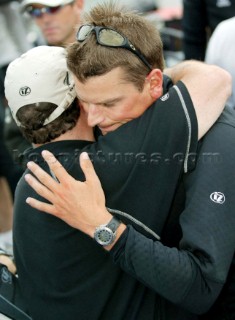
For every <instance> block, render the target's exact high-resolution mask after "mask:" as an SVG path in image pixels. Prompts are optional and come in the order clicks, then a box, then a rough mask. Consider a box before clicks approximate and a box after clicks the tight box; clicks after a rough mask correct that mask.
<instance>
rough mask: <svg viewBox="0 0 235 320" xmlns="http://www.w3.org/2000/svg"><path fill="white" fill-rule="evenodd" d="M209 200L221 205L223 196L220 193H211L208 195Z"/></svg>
mask: <svg viewBox="0 0 235 320" xmlns="http://www.w3.org/2000/svg"><path fill="white" fill-rule="evenodd" d="M210 199H211V200H212V201H213V202H215V203H218V204H223V203H224V202H225V195H224V194H223V193H222V192H217V191H216V192H213V193H212V194H211V195H210Z"/></svg>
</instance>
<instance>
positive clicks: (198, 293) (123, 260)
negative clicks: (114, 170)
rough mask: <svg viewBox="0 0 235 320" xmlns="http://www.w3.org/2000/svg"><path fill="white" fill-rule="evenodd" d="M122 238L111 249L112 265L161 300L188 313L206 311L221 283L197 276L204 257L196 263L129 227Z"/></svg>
mask: <svg viewBox="0 0 235 320" xmlns="http://www.w3.org/2000/svg"><path fill="white" fill-rule="evenodd" d="M124 236H125V239H124V241H122V238H121V239H120V241H119V242H118V243H117V244H116V246H115V247H114V249H113V250H111V255H112V258H113V260H114V263H115V264H117V265H118V266H120V267H121V268H122V269H123V270H124V271H125V272H127V273H128V274H130V275H131V276H133V277H134V278H136V279H138V280H139V281H140V282H142V283H143V284H145V285H146V286H147V287H149V288H151V289H152V290H154V291H155V292H156V293H158V294H159V295H161V296H162V297H164V298H166V299H167V300H169V301H171V302H172V303H174V304H177V305H179V306H181V307H183V308H186V309H188V310H189V311H190V312H192V313H196V314H201V313H204V312H205V311H207V310H208V309H209V308H210V306H211V305H212V303H213V302H214V301H215V299H216V298H217V296H218V294H219V292H220V290H221V289H222V285H223V283H218V282H217V281H212V280H211V279H207V278H206V275H205V274H202V273H201V269H200V264H203V263H207V260H206V257H204V259H203V257H201V259H202V261H200V259H198V258H196V257H194V256H193V255H192V254H191V253H190V252H188V251H185V250H182V251H181V250H178V249H176V248H169V247H166V246H164V245H163V244H162V243H161V242H158V241H153V240H151V239H148V238H147V237H145V236H143V235H142V234H140V233H139V232H137V231H136V230H134V229H133V228H132V227H129V228H128V232H125V234H124Z"/></svg>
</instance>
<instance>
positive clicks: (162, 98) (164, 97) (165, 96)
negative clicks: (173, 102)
mask: <svg viewBox="0 0 235 320" xmlns="http://www.w3.org/2000/svg"><path fill="white" fill-rule="evenodd" d="M169 96H170V95H169V93H166V94H164V96H162V97H161V98H160V99H161V100H162V101H166V100H168V99H169Z"/></svg>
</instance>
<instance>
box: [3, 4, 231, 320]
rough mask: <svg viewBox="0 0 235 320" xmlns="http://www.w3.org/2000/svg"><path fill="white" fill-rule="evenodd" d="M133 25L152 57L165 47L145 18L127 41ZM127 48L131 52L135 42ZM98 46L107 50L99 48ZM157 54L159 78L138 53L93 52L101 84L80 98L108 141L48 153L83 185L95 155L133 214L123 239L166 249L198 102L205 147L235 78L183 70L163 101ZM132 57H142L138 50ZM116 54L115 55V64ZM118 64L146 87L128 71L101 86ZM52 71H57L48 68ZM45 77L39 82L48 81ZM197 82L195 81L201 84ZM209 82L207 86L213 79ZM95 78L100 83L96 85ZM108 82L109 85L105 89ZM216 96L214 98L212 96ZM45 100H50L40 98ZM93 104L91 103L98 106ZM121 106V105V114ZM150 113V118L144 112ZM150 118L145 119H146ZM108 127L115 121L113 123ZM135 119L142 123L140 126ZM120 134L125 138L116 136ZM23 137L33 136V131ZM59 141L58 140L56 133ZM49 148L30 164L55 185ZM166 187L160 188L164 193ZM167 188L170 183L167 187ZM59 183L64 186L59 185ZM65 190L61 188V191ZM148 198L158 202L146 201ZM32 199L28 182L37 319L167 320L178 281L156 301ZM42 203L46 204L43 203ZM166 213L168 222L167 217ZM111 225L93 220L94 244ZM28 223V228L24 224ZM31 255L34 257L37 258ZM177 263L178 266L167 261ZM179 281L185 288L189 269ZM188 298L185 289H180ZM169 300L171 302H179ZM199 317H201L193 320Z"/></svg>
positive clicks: (26, 238) (56, 146) (119, 202)
mask: <svg viewBox="0 0 235 320" xmlns="http://www.w3.org/2000/svg"><path fill="white" fill-rule="evenodd" d="M101 9H102V7H101ZM104 9H105V8H104ZM106 9H107V11H106ZM106 9H105V12H101V14H98V16H99V17H100V18H101V17H102V19H104V17H106V16H107V14H108V13H109V14H110V12H112V10H113V9H112V7H110V8H109V7H107V8H106ZM99 10H100V9H99ZM110 10H111V11H110ZM101 11H102V10H101ZM94 12H96V9H94ZM94 12H93V13H94ZM111 15H112V14H111ZM115 15H118V16H119V15H122V13H120V11H119V10H118V11H116V13H115ZM130 18H131V19H132V22H133V25H135V24H136V27H137V26H138V29H140V30H141V29H142V27H144V28H147V30H148V32H149V35H148V43H147V44H146V47H147V48H148V47H149V45H150V44H151V43H154V41H153V39H156V37H158V34H157V33H156V30H155V28H154V27H152V26H151V24H149V23H148V22H145V20H143V18H141V17H139V16H136V15H132V14H129V13H127V14H125V13H123V19H124V20H123V21H121V23H119V22H120V21H119V19H117V20H116V19H114V20H116V22H117V24H118V25H119V28H120V31H119V32H121V31H122V30H121V28H122V26H123V27H125V26H127V24H128V26H129V25H130ZM108 20H109V18H108ZM122 22H124V24H123V23H122ZM100 23H101V22H100ZM100 23H99V24H100ZM103 23H104V21H103V22H102V24H103ZM99 24H97V25H99ZM113 27H114V26H113ZM106 30H107V29H106ZM145 31H146V29H145ZM123 33H124V31H123ZM145 33H146V32H145ZM85 34H86V33H85ZM104 34H105V33H104ZM111 34H112V32H111ZM146 34H147V33H146ZM109 35H110V34H109ZM114 35H115V34H114ZM116 36H117V35H116ZM119 36H120V34H119ZM132 37H133V36H132V35H131V34H128V38H130V39H129V40H131V43H134V44H135V42H137V41H138V39H134V38H132ZM111 38H112V37H111ZM140 38H141V37H140ZM125 40H126V43H127V39H126V38H125ZM159 40H160V39H158V41H159ZM86 43H87V41H86ZM93 45H95V47H96V46H97V44H96V43H93ZM75 47H76V44H75ZM153 47H154V48H153V52H152V54H151V57H149V56H148V54H147V50H146V48H145V49H144V48H143V50H144V52H143V53H144V54H145V55H146V58H149V61H150V63H151V64H152V66H153V69H151V70H149V63H148V62H147V60H146V59H145V58H143V55H142V54H140V52H138V54H137V55H138V56H136V57H135V53H134V52H136V51H134V52H133V51H132V52H129V51H128V50H126V48H125V47H124V48H123V49H117V48H112V49H111V51H110V52H112V58H113V59H112V60H109V59H103V58H104V56H103V55H102V57H101V56H100V57H99V59H97V58H98V57H97V56H94V53H95V51H94V50H92V51H90V52H92V57H91V56H90V57H88V60H89V58H92V59H91V60H90V61H89V64H90V63H91V65H90V67H91V66H92V68H91V71H92V75H91V74H88V80H87V79H86V81H85V82H81V83H80V85H81V86H82V87H83V85H84V87H83V89H84V90H82V91H81V90H79V92H78V93H83V95H82V96H81V97H80V96H79V98H81V102H82V105H83V107H84V108H85V109H86V111H87V114H88V122H89V123H90V121H94V118H93V116H97V115H98V116H99V119H100V120H101V118H102V119H103V121H102V125H101V122H100V123H99V124H98V125H99V127H100V129H101V130H102V131H103V133H106V132H107V131H110V132H109V134H107V135H105V136H101V137H99V138H98V140H97V142H96V143H94V144H91V145H89V146H84V144H82V143H81V142H79V141H78V142H75V141H74V140H73V141H56V142H55V141H53V143H51V144H47V149H48V150H50V151H52V152H55V154H56V155H57V157H59V159H60V160H61V161H62V163H63V165H65V166H66V169H67V170H69V172H70V173H71V174H72V175H73V176H74V177H75V178H76V179H82V178H83V175H82V173H81V171H80V170H79V167H78V156H79V153H80V150H81V149H82V150H86V151H88V152H89V154H90V155H91V156H92V157H93V160H94V164H95V167H96V170H97V172H99V175H100V176H102V185H103V187H104V190H105V192H106V193H107V199H108V200H107V204H108V205H109V206H110V207H112V208H116V209H119V210H123V209H125V210H127V211H128V212H129V213H130V214H129V215H123V214H122V215H121V219H122V223H121V224H120V225H119V224H118V223H117V224H116V226H117V227H118V232H119V231H120V230H124V229H125V224H128V225H129V228H130V230H131V231H130V232H134V234H135V232H137V233H138V236H140V237H144V238H146V240H147V239H149V238H151V239H159V236H161V232H162V228H163V226H164V223H165V221H166V218H167V214H168V212H169V209H170V206H171V202H172V199H173V196H174V192H175V188H176V185H177V183H178V179H179V177H180V175H181V172H182V170H184V171H185V172H187V171H188V170H190V166H191V163H190V161H188V160H189V154H190V152H195V151H196V144H197V143H196V140H197V128H196V127H197V125H196V117H195V113H194V108H193V104H192V100H193V103H194V106H195V109H196V113H197V119H198V128H199V130H198V132H199V137H201V136H202V134H204V133H205V132H206V131H207V130H208V127H209V125H210V124H211V123H212V122H213V121H214V120H213V119H215V118H216V114H218V113H219V111H218V110H219V108H221V107H222V106H223V104H224V102H225V101H226V99H227V95H228V94H229V92H230V78H229V77H228V75H227V73H226V72H225V71H223V70H221V69H218V68H216V67H212V66H206V65H201V64H200V63H193V62H191V63H189V65H187V64H186V65H185V64H183V65H181V66H179V67H178V68H176V69H174V68H173V70H171V73H170V75H171V77H172V79H173V81H174V82H177V84H176V85H175V86H173V87H172V88H169V90H168V92H167V93H166V94H165V95H162V94H163V89H162V71H161V69H162V68H163V60H162V47H161V42H159V43H158V49H159V54H158V56H156V48H155V45H154V46H153ZM128 48H129V50H130V48H132V50H134V49H133V45H132V47H128ZM106 50H107V47H105V52H106ZM113 50H114V51H113ZM119 50H121V51H119ZM75 51H76V50H75ZM110 52H109V50H108V51H107V58H108V56H109V53H110ZM113 52H115V55H113ZM103 54H104V52H103ZM117 54H118V56H119V59H123V63H122V64H121V65H122V66H125V68H126V66H127V65H128V64H129V65H133V67H134V70H135V71H134V73H136V72H138V78H139V77H140V82H141V83H142V86H141V85H140V83H138V82H139V81H138V80H139V79H138V78H136V77H135V78H134V77H133V72H131V68H129V73H127V71H126V69H125V68H124V67H120V69H119V68H118V70H117V69H116V70H112V69H113V68H112V67H111V71H107V73H106V72H105V74H104V75H102V76H101V78H100V77H98V76H96V77H93V76H94V74H95V70H96V69H95V64H96V62H97V63H98V64H99V60H100V59H101V60H102V61H103V63H104V61H105V62H107V63H109V61H112V63H113V64H114V66H115V67H116V65H115V63H116V62H115V59H114V58H115V57H116V56H117ZM84 57H87V56H86V55H85V56H84ZM140 57H141V58H140ZM76 61H77V62H78V61H79V62H80V64H81V66H82V64H83V63H84V62H85V60H83V59H80V58H79V59H78V60H77V59H76ZM71 63H72V61H71ZM35 66H36V64H35ZM16 67H17V64H16ZM45 67H47V65H46V64H45ZM159 68H160V69H159ZM89 70H90V69H89ZM147 72H148V73H147ZM168 72H170V70H169V71H168ZM38 73H39V72H38ZM38 73H33V74H37V75H38ZM16 74H20V72H19V70H16V69H15V68H14V64H13V65H12V67H11V68H10V69H9V70H8V74H7V79H8V82H6V86H7V88H8V92H7V90H6V92H7V96H8V97H9V100H11V101H10V102H9V105H10V107H11V108H12V111H13V116H14V117H15V119H16V120H17V121H18V123H19V125H22V121H23V118H21V117H20V113H19V112H20V110H19V111H18V109H19V108H20V107H22V104H21V102H20V103H18V102H19V101H21V97H20V96H18V99H19V101H17V99H15V97H16V96H17V94H18V92H19V87H20V84H21V86H22V85H23V83H21V82H20V83H19V84H18V85H17V86H12V83H11V81H10V79H14V76H16ZM79 74H80V73H79ZM146 74H147V77H146ZM190 74H191V76H190ZM81 75H82V74H81ZM131 75H132V77H131ZM192 75H194V76H193V77H192ZM205 76H207V78H206V79H205ZM104 77H105V78H104ZM208 77H209V78H210V80H211V81H210V82H211V83H213V84H212V85H211V84H210V86H209V87H208V88H207V92H206V93H207V98H208V96H210V97H211V100H210V101H209V103H208V105H207V108H208V109H207V112H208V114H207V116H208V117H207V121H204V119H203V118H204V117H203V116H202V114H203V112H202V109H204V108H205V107H204V105H205V103H206V102H208V99H207V98H205V97H203V93H204V88H205V87H206V85H207V82H208ZM38 78H39V77H37V79H38ZM93 78H95V79H96V80H97V82H94V83H93ZM45 79H46V78H45ZM100 79H101V81H99V80H100ZM20 80H22V79H20ZM103 80H106V81H105V86H108V90H106V91H105V90H102V89H105V88H102V85H103V83H104V82H103ZM111 80H114V81H115V83H112V82H111ZM179 80H182V81H179ZM90 81H91V82H90ZM75 82H76V85H78V79H76V78H75ZM224 82H225V83H226V84H227V85H228V87H226V86H225V87H223V89H222V90H221V91H218V90H216V89H217V88H218V87H220V86H221V85H222V84H224ZM24 83H25V79H24ZM10 84H11V85H10ZM47 84H48V83H47ZM90 84H92V85H94V86H93V87H92V88H89V92H90V93H89V92H88V91H86V85H88V87H90ZM111 84H112V85H111ZM196 85H197V86H196ZM24 86H25V84H24ZM28 86H29V87H30V86H31V84H30V83H29V85H28ZM96 86H97V88H96ZM100 86H101V87H100ZM98 87H99V89H98ZM80 89H81V88H80ZM90 89H91V90H90ZM97 89H98V90H97ZM106 89H107V88H106ZM12 90H13V91H12ZM103 91H104V92H103ZM102 92H103V94H104V95H103V97H104V96H105V98H103V99H104V100H102V103H101V100H100V99H101V96H102V95H100V94H101V93H102ZM212 92H213V96H211V93H212ZM84 93H85V94H84ZM107 94H108V97H107ZM214 94H215V95H216V97H215V96H214ZM38 95H39V96H40V92H39V93H38ZM99 95H100V96H99ZM44 96H45V95H44ZM10 97H12V99H10ZM98 97H99V103H98V105H100V107H102V108H103V107H104V108H107V109H105V112H107V114H106V115H107V117H106V118H104V117H103V115H102V116H101V113H100V112H97V110H96V107H97V104H96V99H97V98H98ZM95 98H96V99H95ZM90 99H91V101H89V100H90ZM191 99H192V100H191ZM24 104H25V103H24ZM117 104H120V105H119V106H117ZM90 107H91V108H90ZM88 109H90V110H88ZM56 110H57V109H56ZM59 110H61V108H59ZM118 110H119V111H120V112H118ZM121 110H122V112H121ZM145 110H146V112H144V111H145ZM98 111H99V110H98ZM143 112H144V114H143V115H142V116H141V117H139V116H140V115H141V114H142V113H143ZM55 115H58V113H57V111H55V112H53V114H52V115H51V116H50V115H49V119H50V120H53V119H55V118H54V116H55ZM21 116H22V114H21ZM45 117H47V115H45V114H44V119H42V120H41V123H42V124H41V127H44V125H43V124H45V122H44V120H45ZM33 119H35V118H33ZM96 119H97V118H96ZM105 119H108V122H107V121H106V120H105ZM131 119H134V120H133V121H130V120H131ZM123 123H125V125H123ZM46 124H47V122H46ZM30 125H31V123H28V124H27V123H26V122H25V121H24V122H23V126H24V127H25V126H26V127H28V126H30ZM49 125H50V123H49ZM41 127H40V126H39V127H37V126H36V127H35V126H34V127H33V128H32V127H31V131H32V129H33V130H37V129H38V128H39V129H41ZM111 127H112V129H113V130H114V129H116V130H115V131H113V132H111V130H112V129H111ZM22 129H23V130H24V131H26V130H25V128H22ZM42 129H43V128H42ZM195 129H196V130H195ZM50 132H51V133H53V131H50ZM86 144H87V143H86ZM44 148H45V146H39V147H38V148H37V149H34V150H33V152H30V153H29V154H28V155H26V159H27V160H30V159H32V157H34V159H36V160H37V162H38V163H39V164H40V166H41V167H42V168H43V169H45V170H47V172H49V173H51V174H52V176H54V175H53V172H50V171H49V170H48V167H47V166H46V164H45V163H44V162H43V159H42V157H41V151H42V150H43V149H44ZM71 155H72V156H71ZM26 176H27V175H26ZM158 179H159V183H157V181H158ZM164 179H165V183H162V181H164ZM59 180H60V179H59ZM49 181H50V182H51V183H53V184H54V183H55V180H54V179H53V180H52V181H51V180H49ZM59 186H60V185H57V183H56V187H59ZM146 190H149V192H148V193H146V192H145V191H146ZM69 192H71V193H72V192H73V190H72V189H71V190H69ZM22 195H23V196H22ZM28 196H31V197H32V196H33V197H36V193H34V192H33V191H32V190H31V189H30V188H29V186H28V185H27V184H26V183H25V181H24V179H22V180H21V181H20V183H19V186H18V189H17V194H16V203H15V216H14V219H15V220H14V221H15V227H14V239H15V242H14V245H15V251H14V252H15V259H16V263H17V267H18V273H19V281H20V283H21V285H22V290H23V292H24V294H25V296H26V298H27V299H26V300H27V302H28V304H29V305H28V308H29V310H30V314H31V315H32V316H33V318H34V319H42V318H45V317H48V318H50V319H58V318H59V319H60V318H61V319H74V318H79V319H98V318H102V319H108V318H112V319H125V318H126V319H146V314H148V315H149V318H150V319H151V318H155V317H156V316H157V314H159V318H160V317H161V313H162V312H165V308H161V307H160V305H162V303H165V297H166V295H165V293H166V292H168V294H169V293H170V291H171V289H172V286H170V284H171V281H166V283H167V287H165V286H163V287H162V289H160V288H159V289H158V290H157V293H158V294H157V293H156V292H155V288H154V290H153V288H151V289H148V288H147V287H146V286H145V285H144V284H143V283H141V282H139V281H137V280H136V279H135V278H134V277H132V276H129V275H128V274H127V273H125V272H123V271H122V270H121V268H119V267H116V266H114V264H113V262H112V259H111V258H110V255H109V254H108V253H107V252H106V251H105V250H103V249H102V248H100V246H98V245H97V244H96V243H95V242H94V241H92V240H91V239H90V238H89V237H87V235H85V234H84V233H83V232H80V231H77V230H75V229H74V228H71V227H70V226H68V225H67V224H65V223H64V222H63V221H61V220H59V219H57V218H55V217H52V216H49V215H42V214H41V212H39V211H37V210H36V211H35V210H33V209H31V208H30V207H29V206H27V204H26V203H25V200H26V198H28ZM38 200H42V199H41V198H40V197H39V198H38ZM158 200H159V201H158ZM50 201H52V199H51V200H50ZM47 207H48V208H50V207H51V206H50V204H47ZM146 211H147V213H148V214H146ZM156 213H159V216H158V217H157V216H156ZM105 214H106V213H105ZM108 217H110V214H109V213H108ZM104 218H105V219H104ZM103 219H104V220H103ZM106 219H107V215H105V217H104V216H102V217H101V218H100V217H99V215H97V219H95V220H93V221H92V223H91V226H90V227H89V230H90V232H91V233H90V235H93V231H94V229H95V227H96V226H99V225H100V224H103V223H106V222H107V220H106ZM23 221H27V222H28V223H27V224H25V223H22V222H23ZM80 224H81V225H83V219H82V220H80ZM86 225H87V224H86ZM29 226H30V227H29ZM133 227H134V228H133ZM151 239H150V240H151ZM151 241H152V240H151ZM155 243H158V244H159V245H158V247H159V248H158V249H157V250H160V251H159V253H161V252H162V249H163V247H162V245H161V243H160V242H155ZM34 248H35V249H36V248H37V250H34ZM168 250H170V248H166V249H165V251H164V254H163V255H162V257H164V259H163V260H161V264H159V267H160V265H162V263H163V265H164V267H167V266H168V265H170V264H169V263H171V261H172V260H171V259H169V258H170V256H169V255H168ZM174 251H175V250H173V252H174ZM28 252H30V254H27V253H28ZM171 252H172V250H171ZM184 254H186V255H187V257H188V258H187V261H188V263H189V265H191V262H192V261H193V260H191V259H190V257H189V255H188V254H187V253H186V251H185V253H184ZM167 256H169V258H168V259H166V260H165V258H167ZM174 256H175V255H174ZM174 259H175V258H174ZM43 261H44V262H43ZM39 265H40V268H39V269H38V266H39ZM196 266H197V263H194V267H196ZM181 267H182V266H181ZM173 269H174V268H173ZM35 270H37V273H35V272H34V271H35ZM171 272H172V271H171ZM174 274H175V273H174V272H173V273H172V274H171V276H170V275H169V274H167V276H166V277H165V280H167V279H168V278H169V277H174ZM179 276H180V277H183V279H184V268H183V269H182V270H181V272H180V273H179ZM169 279H170V278H169ZM187 279H188V278H187ZM199 283H200V281H199ZM180 288H182V287H181V286H180ZM180 288H179V290H180ZM159 290H160V291H161V290H162V292H160V291H159ZM159 294H160V295H159ZM160 296H162V297H160ZM167 298H168V299H171V297H167ZM171 300H172V299H171ZM172 302H174V301H172ZM178 309H179V310H178V313H180V314H181V315H182V313H183V314H184V316H186V314H187V315H188V314H189V313H188V312H186V311H185V312H184V310H183V309H181V308H178ZM193 311H194V310H193ZM190 317H192V316H191V315H190ZM180 319H183V318H182V317H181V318H180Z"/></svg>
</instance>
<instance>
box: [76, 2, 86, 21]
mask: <svg viewBox="0 0 235 320" xmlns="http://www.w3.org/2000/svg"><path fill="white" fill-rule="evenodd" d="M74 5H75V6H76V9H77V11H78V13H79V19H80V14H81V12H82V10H83V9H84V0H75V1H74Z"/></svg>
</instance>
